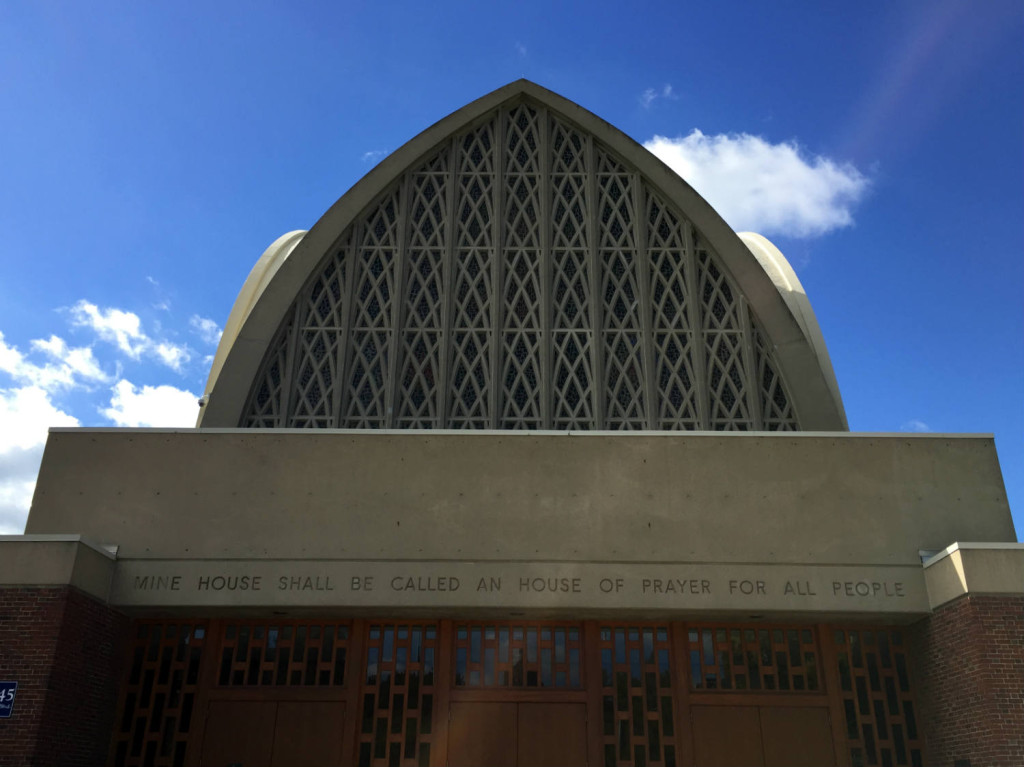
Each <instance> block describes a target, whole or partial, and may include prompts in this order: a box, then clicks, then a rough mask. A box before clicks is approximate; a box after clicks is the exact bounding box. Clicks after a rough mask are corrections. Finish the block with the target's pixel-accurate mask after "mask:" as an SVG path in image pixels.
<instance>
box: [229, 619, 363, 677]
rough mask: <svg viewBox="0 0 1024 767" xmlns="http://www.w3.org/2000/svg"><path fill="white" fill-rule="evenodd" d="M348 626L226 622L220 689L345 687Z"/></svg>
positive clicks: (335, 624)
mask: <svg viewBox="0 0 1024 767" xmlns="http://www.w3.org/2000/svg"><path fill="white" fill-rule="evenodd" d="M348 634H349V625H348V623H327V624H322V623H310V624H306V623H294V622H288V623H283V624H277V625H274V624H267V623H228V624H226V625H225V626H224V635H223V638H222V640H221V643H220V655H219V659H218V662H219V666H218V670H217V684H218V685H219V686H222V687H284V686H307V687H308V686H320V687H323V686H334V687H340V686H342V685H344V684H345V660H346V656H347V654H348Z"/></svg>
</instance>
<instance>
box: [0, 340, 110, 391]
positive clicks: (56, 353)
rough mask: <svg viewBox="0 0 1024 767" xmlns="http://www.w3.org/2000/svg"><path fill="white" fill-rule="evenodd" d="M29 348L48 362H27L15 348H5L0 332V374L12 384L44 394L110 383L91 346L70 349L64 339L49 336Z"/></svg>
mask: <svg viewBox="0 0 1024 767" xmlns="http://www.w3.org/2000/svg"><path fill="white" fill-rule="evenodd" d="M31 348H32V350H33V351H35V352H38V353H40V354H42V355H43V356H45V357H46V358H47V360H46V361H45V362H42V363H39V362H33V361H31V360H29V359H28V358H27V357H26V355H25V354H24V353H22V352H21V351H20V350H19V349H18V348H17V347H15V346H10V345H8V344H7V342H6V341H4V334H3V332H0V372H3V373H6V374H7V375H9V376H10V377H11V379H12V381H13V382H15V383H18V384H23V385H28V386H31V387H36V388H39V389H41V390H43V391H47V392H53V391H56V390H58V389H62V388H63V389H66V388H69V387H72V386H76V385H79V384H83V385H88V384H91V383H103V382H106V381H108V380H109V376H108V375H107V374H106V373H104V372H103V370H102V369H101V368H100V365H99V362H98V361H97V360H96V357H95V356H94V355H93V352H92V349H91V348H90V347H87V346H85V347H74V348H71V347H69V346H68V345H67V343H66V342H65V341H64V339H62V338H60V337H58V336H50V337H49V338H48V339H45V340H44V339H36V340H34V341H32V342H31Z"/></svg>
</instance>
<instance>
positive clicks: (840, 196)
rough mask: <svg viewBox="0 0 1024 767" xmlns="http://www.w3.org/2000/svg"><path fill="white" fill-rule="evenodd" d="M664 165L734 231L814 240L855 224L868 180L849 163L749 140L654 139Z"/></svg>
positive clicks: (789, 145) (696, 135)
mask: <svg viewBox="0 0 1024 767" xmlns="http://www.w3.org/2000/svg"><path fill="white" fill-rule="evenodd" d="M644 146H645V147H647V149H649V150H650V151H651V152H653V153H654V154H655V155H657V156H658V157H659V158H661V160H662V161H664V162H665V164H667V165H668V166H669V167H671V168H672V169H673V170H674V171H676V173H678V174H679V175H680V176H682V177H683V178H684V179H686V181H687V182H689V184H690V185H691V186H693V188H694V189H696V190H697V192H699V193H700V194H701V196H703V197H704V199H705V200H707V201H708V203H710V204H711V206H712V207H713V208H714V209H715V210H717V211H718V213H719V214H720V215H721V216H722V218H724V219H725V220H726V221H727V222H728V223H729V225H730V226H732V227H733V228H734V229H737V230H745V229H750V230H754V231H756V232H759V233H761V234H765V235H782V236H787V237H816V236H820V235H823V234H826V233H828V232H830V231H832V230H834V229H839V228H842V227H846V226H850V225H851V224H853V209H854V207H855V206H856V205H857V203H858V202H859V201H860V200H861V199H862V198H863V196H864V194H865V193H866V192H867V189H868V186H869V182H868V179H867V178H866V177H865V176H864V175H863V174H862V173H861V172H860V171H859V170H857V169H856V168H855V167H853V166H852V165H850V164H849V163H840V162H836V161H835V160H832V159H829V158H827V157H820V156H808V155H807V154H806V153H805V152H804V151H803V150H802V149H801V148H800V146H799V145H798V144H797V143H795V142H782V143H779V144H772V143H770V142H768V141H766V140H765V139H763V138H761V137H760V136H752V135H750V134H747V133H739V134H718V135H714V136H707V135H705V134H703V133H701V132H700V131H699V130H694V131H693V132H691V133H690V134H689V135H688V136H679V137H677V138H667V137H665V136H655V137H654V138H652V139H650V140H649V141H646V142H645V143H644Z"/></svg>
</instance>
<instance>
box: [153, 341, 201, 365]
mask: <svg viewBox="0 0 1024 767" xmlns="http://www.w3.org/2000/svg"><path fill="white" fill-rule="evenodd" d="M153 354H155V355H156V358H157V359H158V360H160V361H161V362H163V363H164V364H165V365H166V366H167V367H169V368H170V369H171V370H173V371H175V372H176V373H180V372H181V368H182V366H183V365H184V364H185V363H187V362H188V361H189V360H190V359H192V355H191V354H190V353H189V351H188V347H186V346H178V345H177V344H171V343H167V342H166V341H165V342H162V343H158V344H154V345H153Z"/></svg>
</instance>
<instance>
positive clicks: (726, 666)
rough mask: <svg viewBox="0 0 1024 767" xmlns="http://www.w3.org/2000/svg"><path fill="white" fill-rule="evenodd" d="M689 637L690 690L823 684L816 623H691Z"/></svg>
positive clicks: (799, 688)
mask: <svg viewBox="0 0 1024 767" xmlns="http://www.w3.org/2000/svg"><path fill="white" fill-rule="evenodd" d="M687 640H688V644H687V649H688V651H689V657H690V689H692V690H695V691H700V692H705V691H721V692H725V691H736V692H769V693H770V692H780V693H783V692H818V691H819V690H820V687H821V683H820V679H821V670H820V668H819V662H820V661H819V653H818V642H817V637H816V635H815V631H814V630H813V629H810V628H753V627H749V628H748V627H719V626H705V627H698V626H693V627H691V628H690V629H689V631H688V634H687Z"/></svg>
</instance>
